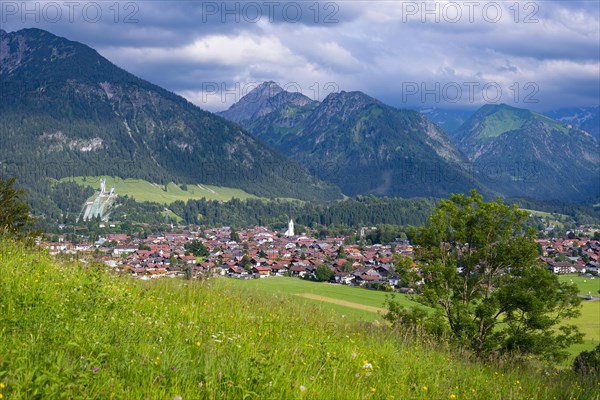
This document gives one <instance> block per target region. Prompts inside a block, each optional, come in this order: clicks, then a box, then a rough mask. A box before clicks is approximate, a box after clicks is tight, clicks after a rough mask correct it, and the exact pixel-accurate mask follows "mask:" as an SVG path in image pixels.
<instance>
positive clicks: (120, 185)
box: [61, 176, 257, 204]
mask: <svg viewBox="0 0 600 400" xmlns="http://www.w3.org/2000/svg"><path fill="white" fill-rule="evenodd" d="M101 179H106V187H107V190H110V188H111V187H115V191H116V193H117V194H118V195H119V196H125V195H127V196H129V197H132V198H134V199H136V200H137V201H151V202H156V203H161V204H170V203H173V202H174V201H177V200H182V201H187V200H190V199H196V200H199V199H202V198H206V199H207V200H221V201H228V200H231V199H233V198H238V199H240V200H245V199H249V198H257V197H256V196H254V195H252V194H250V193H247V192H245V191H243V190H242V189H236V188H229V187H220V186H211V185H192V184H189V185H187V190H183V189H181V187H180V186H178V185H176V184H175V183H172V182H171V183H169V184H168V185H166V190H165V185H159V184H156V183H151V182H148V181H145V180H142V179H130V178H128V179H122V178H118V177H111V176H87V177H84V176H78V177H71V178H63V179H61V181H63V182H75V183H78V184H80V185H83V186H89V187H91V188H94V189H99V188H100V180H101Z"/></svg>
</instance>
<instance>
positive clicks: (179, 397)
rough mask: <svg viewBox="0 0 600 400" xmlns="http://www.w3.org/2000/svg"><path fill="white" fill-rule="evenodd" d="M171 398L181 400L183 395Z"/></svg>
mask: <svg viewBox="0 0 600 400" xmlns="http://www.w3.org/2000/svg"><path fill="white" fill-rule="evenodd" d="M173 400H183V397H181V396H175V397H173Z"/></svg>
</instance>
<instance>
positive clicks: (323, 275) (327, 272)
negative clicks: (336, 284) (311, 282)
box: [315, 264, 333, 282]
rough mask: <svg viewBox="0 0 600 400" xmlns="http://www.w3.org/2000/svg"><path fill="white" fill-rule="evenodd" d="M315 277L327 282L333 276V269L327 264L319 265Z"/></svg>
mask: <svg viewBox="0 0 600 400" xmlns="http://www.w3.org/2000/svg"><path fill="white" fill-rule="evenodd" d="M315 277H316V278H317V281H319V282H326V281H329V280H331V278H333V271H332V270H331V268H329V267H328V266H327V265H325V264H321V265H319V266H318V267H317V270H316V272H315Z"/></svg>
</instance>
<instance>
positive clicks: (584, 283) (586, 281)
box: [558, 275, 600, 318]
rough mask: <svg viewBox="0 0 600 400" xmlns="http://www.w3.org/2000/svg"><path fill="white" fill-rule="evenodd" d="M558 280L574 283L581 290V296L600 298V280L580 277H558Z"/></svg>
mask: <svg viewBox="0 0 600 400" xmlns="http://www.w3.org/2000/svg"><path fill="white" fill-rule="evenodd" d="M558 280H559V281H561V282H569V283H574V284H575V285H577V287H578V288H579V294H581V295H582V296H587V295H592V296H596V297H600V293H598V291H600V278H588V277H584V276H578V275H561V276H559V277H558ZM599 315H600V314H599ZM599 318H600V317H599Z"/></svg>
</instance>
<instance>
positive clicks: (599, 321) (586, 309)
mask: <svg viewBox="0 0 600 400" xmlns="http://www.w3.org/2000/svg"><path fill="white" fill-rule="evenodd" d="M559 279H560V280H561V281H570V280H571V279H573V281H575V282H576V283H577V284H578V286H579V285H587V286H579V287H580V288H585V289H584V290H581V293H585V294H587V290H588V288H589V289H590V290H591V289H593V288H596V290H598V286H597V285H600V279H595V280H590V279H589V278H582V277H578V276H571V275H570V276H561V277H559ZM580 281H581V282H580ZM584 281H586V282H584ZM233 284H234V285H236V286H239V287H242V288H253V289H257V290H259V291H261V292H263V293H267V294H278V295H282V294H293V295H298V294H302V293H311V294H314V295H319V296H324V297H327V298H332V299H337V300H343V301H350V302H353V303H358V304H362V305H366V306H371V307H384V302H385V298H386V296H387V294H386V293H385V292H381V291H375V290H367V289H363V288H356V287H349V286H343V285H332V284H329V283H320V282H311V281H305V280H302V279H298V278H284V277H280V278H269V279H253V280H234V281H233ZM593 285H596V286H593ZM396 299H397V300H399V301H400V304H403V305H405V306H411V305H416V303H414V302H412V301H411V300H410V299H409V298H408V297H407V296H403V295H397V296H396ZM307 301H308V302H310V303H314V304H317V303H321V304H323V305H324V306H325V307H328V308H330V309H331V310H333V311H335V312H337V313H338V315H339V316H340V318H343V319H346V320H350V321H356V320H365V321H375V320H380V319H381V315H380V314H379V313H376V312H372V311H363V310H357V309H355V308H350V307H345V306H340V305H337V304H331V303H329V302H323V301H319V300H314V299H307ZM570 323H572V324H574V325H577V326H578V327H579V329H580V330H581V332H582V333H583V334H584V335H585V337H584V343H582V344H575V345H573V346H571V347H570V348H569V351H570V353H571V355H572V356H573V357H575V356H576V355H577V354H579V353H580V352H581V351H583V350H591V349H593V348H594V347H596V346H597V345H598V343H600V301H583V303H582V307H581V315H580V316H579V317H577V318H575V319H573V320H572V321H570ZM570 362H571V360H567V361H566V362H565V364H564V365H569V364H570Z"/></svg>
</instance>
